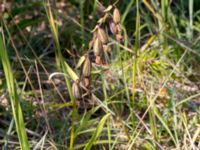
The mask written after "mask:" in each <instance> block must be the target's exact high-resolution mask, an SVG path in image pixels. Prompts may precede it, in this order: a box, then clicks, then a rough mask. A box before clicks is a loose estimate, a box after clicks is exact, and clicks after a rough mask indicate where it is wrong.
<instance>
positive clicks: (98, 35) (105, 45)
mask: <svg viewBox="0 0 200 150" xmlns="http://www.w3.org/2000/svg"><path fill="white" fill-rule="evenodd" d="M113 8H114V10H113ZM112 10H113V12H112V13H111V11H112ZM104 12H105V14H104V16H103V17H102V18H100V19H99V21H98V24H97V25H96V27H95V29H94V30H93V37H92V40H91V41H90V43H89V49H92V50H93V53H94V55H95V63H96V64H97V65H104V64H105V62H104V59H103V56H104V53H105V52H110V51H111V48H110V46H109V36H108V32H106V31H107V30H106V29H107V28H106V22H107V21H108V29H109V30H110V32H111V33H112V34H113V35H114V36H115V38H116V40H117V41H118V42H121V41H122V40H123V36H122V26H121V23H120V22H121V15H120V12H119V9H117V8H116V7H113V6H109V7H108V8H107V9H106V10H105V11H104ZM91 70H92V64H91V59H90V57H89V55H86V56H85V60H84V62H83V65H82V70H81V72H82V77H81V83H82V84H83V86H84V87H85V88H86V89H88V91H90V84H91V83H90V82H91ZM81 91H82V90H81V88H80V81H79V80H77V81H75V82H74V83H73V85H72V94H73V96H74V97H75V99H81V98H82V92H81ZM89 95H90V94H89Z"/></svg>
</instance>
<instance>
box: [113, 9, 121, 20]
mask: <svg viewBox="0 0 200 150" xmlns="http://www.w3.org/2000/svg"><path fill="white" fill-rule="evenodd" d="M120 20H121V15H120V12H119V9H117V8H115V9H114V12H113V21H114V23H116V24H118V23H120Z"/></svg>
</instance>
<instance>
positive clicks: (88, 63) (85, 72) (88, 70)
mask: <svg viewBox="0 0 200 150" xmlns="http://www.w3.org/2000/svg"><path fill="white" fill-rule="evenodd" d="M91 67H92V66H91V61H90V58H89V56H87V57H86V59H85V61H84V64H83V70H82V72H83V76H84V77H89V76H90V75H91Z"/></svg>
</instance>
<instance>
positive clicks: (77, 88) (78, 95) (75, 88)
mask: <svg viewBox="0 0 200 150" xmlns="http://www.w3.org/2000/svg"><path fill="white" fill-rule="evenodd" d="M72 95H73V96H74V98H75V99H81V95H82V94H81V89H80V86H79V81H78V80H77V81H75V82H74V83H73V85H72Z"/></svg>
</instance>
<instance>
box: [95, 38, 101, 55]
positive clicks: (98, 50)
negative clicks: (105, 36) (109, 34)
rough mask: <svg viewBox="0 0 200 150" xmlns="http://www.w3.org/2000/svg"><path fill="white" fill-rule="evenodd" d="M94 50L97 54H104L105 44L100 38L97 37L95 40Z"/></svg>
mask: <svg viewBox="0 0 200 150" xmlns="http://www.w3.org/2000/svg"><path fill="white" fill-rule="evenodd" d="M93 51H94V54H95V55H96V56H100V55H102V52H103V44H102V42H101V41H100V40H99V38H96V39H95V41H94V46H93Z"/></svg>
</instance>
